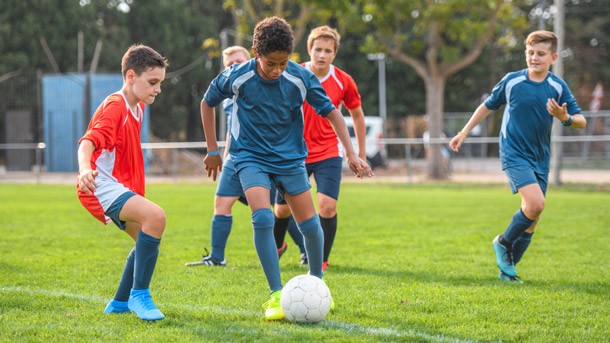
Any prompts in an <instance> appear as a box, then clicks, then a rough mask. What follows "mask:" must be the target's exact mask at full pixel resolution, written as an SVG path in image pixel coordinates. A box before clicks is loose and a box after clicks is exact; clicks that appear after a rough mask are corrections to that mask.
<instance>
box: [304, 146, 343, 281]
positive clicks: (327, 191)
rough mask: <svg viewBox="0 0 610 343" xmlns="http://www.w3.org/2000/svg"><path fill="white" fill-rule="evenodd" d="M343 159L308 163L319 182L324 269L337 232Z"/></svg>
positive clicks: (336, 158)
mask: <svg viewBox="0 0 610 343" xmlns="http://www.w3.org/2000/svg"><path fill="white" fill-rule="evenodd" d="M342 163H343V159H342V158H340V157H333V158H329V159H326V160H322V161H319V162H315V163H310V164H308V171H312V172H313V174H314V177H315V180H316V184H317V186H318V187H317V188H318V189H317V200H318V214H319V216H320V224H321V226H322V231H323V232H324V259H323V265H322V270H324V271H325V270H326V268H327V267H328V258H329V255H330V251H331V249H332V247H333V243H334V241H335V235H336V234H337V199H339V189H340V187H341V167H342Z"/></svg>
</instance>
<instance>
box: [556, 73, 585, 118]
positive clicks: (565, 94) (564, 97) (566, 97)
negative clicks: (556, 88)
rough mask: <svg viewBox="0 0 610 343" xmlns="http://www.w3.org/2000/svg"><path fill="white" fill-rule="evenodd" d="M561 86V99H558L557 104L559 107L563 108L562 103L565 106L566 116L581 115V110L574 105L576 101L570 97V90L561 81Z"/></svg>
mask: <svg viewBox="0 0 610 343" xmlns="http://www.w3.org/2000/svg"><path fill="white" fill-rule="evenodd" d="M561 86H562V87H563V91H562V92H561V98H560V99H559V102H558V103H559V105H560V106H563V104H564V103H565V104H567V108H568V114H570V115H574V114H581V113H582V110H581V109H580V107H579V106H578V104H577V103H576V99H574V96H573V95H572V92H571V91H570V88H569V87H568V85H567V84H566V83H565V82H564V81H563V80H562V82H561Z"/></svg>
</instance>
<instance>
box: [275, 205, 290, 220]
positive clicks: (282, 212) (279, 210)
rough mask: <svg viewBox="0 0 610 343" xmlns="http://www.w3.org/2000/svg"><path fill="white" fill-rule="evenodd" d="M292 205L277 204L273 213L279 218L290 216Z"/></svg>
mask: <svg viewBox="0 0 610 343" xmlns="http://www.w3.org/2000/svg"><path fill="white" fill-rule="evenodd" d="M290 213H291V212H290V207H289V206H288V205H284V204H276V205H275V208H274V209H273V214H274V215H275V216H276V217H278V218H287V217H289V216H290Z"/></svg>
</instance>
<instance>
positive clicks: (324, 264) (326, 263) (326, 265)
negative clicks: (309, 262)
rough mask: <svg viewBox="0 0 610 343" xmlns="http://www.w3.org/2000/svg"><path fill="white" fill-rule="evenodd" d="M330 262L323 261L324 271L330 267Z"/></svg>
mask: <svg viewBox="0 0 610 343" xmlns="http://www.w3.org/2000/svg"><path fill="white" fill-rule="evenodd" d="M328 265H329V263H328V262H322V271H323V272H325V271H326V269H327V268H328Z"/></svg>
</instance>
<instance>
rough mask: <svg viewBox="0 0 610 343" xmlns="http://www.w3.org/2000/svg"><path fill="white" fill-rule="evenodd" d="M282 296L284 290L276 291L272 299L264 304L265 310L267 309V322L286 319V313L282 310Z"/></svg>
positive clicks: (272, 294)
mask: <svg viewBox="0 0 610 343" xmlns="http://www.w3.org/2000/svg"><path fill="white" fill-rule="evenodd" d="M281 295H282V290H279V291H275V292H273V293H271V298H269V300H267V301H266V302H265V303H264V304H263V308H265V319H266V320H269V321H272V320H282V319H284V311H283V310H282V305H281V304H280V296H281Z"/></svg>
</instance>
